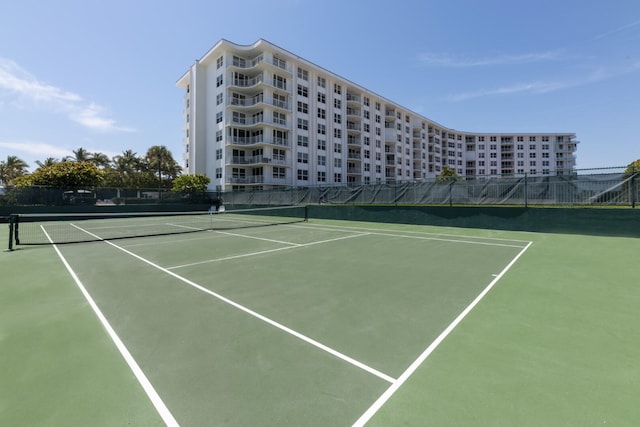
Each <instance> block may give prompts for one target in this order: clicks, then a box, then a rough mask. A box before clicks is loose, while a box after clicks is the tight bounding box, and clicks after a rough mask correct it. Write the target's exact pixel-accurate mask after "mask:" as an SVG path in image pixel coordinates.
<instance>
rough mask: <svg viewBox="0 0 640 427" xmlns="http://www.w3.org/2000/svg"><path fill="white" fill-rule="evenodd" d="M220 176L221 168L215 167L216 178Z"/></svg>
mask: <svg viewBox="0 0 640 427" xmlns="http://www.w3.org/2000/svg"><path fill="white" fill-rule="evenodd" d="M220 178H222V168H216V179H220Z"/></svg>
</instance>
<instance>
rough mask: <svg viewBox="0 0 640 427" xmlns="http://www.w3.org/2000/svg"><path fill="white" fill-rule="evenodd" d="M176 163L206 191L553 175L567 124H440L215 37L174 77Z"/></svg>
mask: <svg viewBox="0 0 640 427" xmlns="http://www.w3.org/2000/svg"><path fill="white" fill-rule="evenodd" d="M177 86H178V87H180V88H182V89H184V91H185V96H184V121H185V127H184V131H185V134H184V158H183V161H184V165H183V166H184V170H185V172H187V173H189V174H195V173H202V174H206V175H207V176H208V177H209V178H211V184H210V189H211V190H245V189H272V188H283V187H289V186H296V187H304V186H312V185H344V184H350V183H353V184H360V183H362V184H368V183H375V182H385V181H392V180H411V181H414V180H420V179H425V178H435V177H436V176H438V174H440V172H441V171H442V168H443V167H445V166H446V167H449V168H451V169H454V170H455V171H456V172H457V174H458V175H460V176H463V177H464V176H475V177H488V178H490V177H497V176H501V175H513V176H522V175H525V174H563V173H567V172H570V171H571V170H573V169H574V168H575V162H576V160H575V151H576V147H577V144H578V141H577V140H576V139H575V134H573V133H517V134H514V133H474V132H465V131H458V130H454V129H451V128H447V127H445V126H442V125H440V124H438V123H435V122H434V121H432V120H429V119H428V118H426V117H423V116H421V115H419V114H416V113H414V112H412V111H411V110H409V109H407V108H404V107H402V106H400V105H398V104H396V103H394V102H393V101H390V100H388V99H386V98H383V97H382V96H380V95H377V94H375V93H373V92H371V91H369V90H367V89H365V88H363V87H361V86H359V85H357V84H355V83H353V82H350V81H349V80H346V79H344V78H342V77H340V76H337V75H336V74H333V73H331V72H330V71H328V70H325V69H324V68H322V67H319V66H317V65H315V64H313V63H311V62H309V61H306V60H304V59H302V58H300V57H298V56H296V55H295V54H293V53H291V52H288V51H286V50H284V49H282V48H280V47H278V46H276V45H274V44H272V43H269V42H267V41H266V40H262V39H261V40H258V41H257V42H255V43H254V44H252V45H248V46H244V45H237V44H234V43H231V42H229V41H227V40H221V41H219V42H218V43H216V45H215V46H213V48H211V49H210V50H209V51H208V52H207V53H206V54H205V55H204V56H203V57H202V58H201V59H200V60H196V62H195V63H194V64H193V65H192V66H191V67H190V68H189V70H188V71H187V72H186V73H185V74H184V75H183V76H182V77H181V78H180V79H179V80H178V82H177Z"/></svg>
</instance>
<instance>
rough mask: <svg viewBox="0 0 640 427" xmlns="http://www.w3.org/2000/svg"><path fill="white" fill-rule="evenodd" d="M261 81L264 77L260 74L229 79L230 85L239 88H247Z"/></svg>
mask: <svg viewBox="0 0 640 427" xmlns="http://www.w3.org/2000/svg"><path fill="white" fill-rule="evenodd" d="M263 81H264V77H263V76H262V74H258V75H257V76H255V77H252V78H245V77H242V78H240V77H236V78H234V79H233V80H232V81H231V85H232V86H236V87H240V88H249V87H253V86H256V85H258V84H260V83H262V82H263Z"/></svg>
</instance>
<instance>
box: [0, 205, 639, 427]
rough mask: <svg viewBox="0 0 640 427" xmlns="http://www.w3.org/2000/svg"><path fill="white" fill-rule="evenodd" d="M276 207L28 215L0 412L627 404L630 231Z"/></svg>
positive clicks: (576, 413)
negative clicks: (559, 230) (47, 217)
mask: <svg viewBox="0 0 640 427" xmlns="http://www.w3.org/2000/svg"><path fill="white" fill-rule="evenodd" d="M279 218H280V217H278V216H275V215H273V216H272V215H271V214H268V213H266V212H260V214H259V215H258V218H257V219H254V218H250V216H249V215H247V214H246V213H245V214H242V215H239V216H238V218H235V217H234V215H233V213H231V214H229V212H227V214H225V215H221V216H217V215H204V216H202V218H198V219H197V221H198V222H189V223H180V224H178V223H177V222H175V221H173V220H172V221H167V220H164V219H163V220H162V221H160V222H161V223H162V224H163V225H164V226H166V225H167V224H169V225H170V226H176V227H179V228H182V229H183V231H184V230H185V229H188V230H189V231H197V230H198V231H199V230H203V229H206V230H205V231H201V232H196V233H186V234H175V235H174V234H170V235H160V236H147V234H152V233H151V232H149V233H147V232H144V231H140V233H139V234H140V236H146V237H136V238H127V239H119V238H118V237H122V236H117V235H113V234H110V231H107V230H108V228H109V226H108V224H107V225H105V222H104V221H101V220H94V219H92V218H90V217H89V218H87V217H85V218H73V219H70V220H69V221H66V222H64V224H62V223H61V222H60V221H55V222H52V223H51V224H49V223H36V224H37V227H35V228H34V230H38V229H39V230H40V232H41V233H42V234H40V235H38V236H36V237H33V238H32V239H33V241H34V242H39V241H40V240H38V239H42V236H45V237H46V238H52V235H54V234H56V233H57V234H58V235H59V236H61V237H58V238H56V239H62V240H64V237H63V236H65V235H66V234H67V233H69V231H68V229H69V228H70V229H73V230H74V231H73V232H74V233H76V232H79V233H80V234H74V237H71V238H69V239H68V240H69V241H74V242H75V241H78V240H81V239H80V238H79V237H77V236H81V235H86V236H91V238H90V239H88V240H96V241H93V242H85V243H73V244H60V245H56V246H53V245H42V246H19V248H18V250H16V251H13V252H3V253H2V254H0V266H1V267H2V277H3V280H2V281H3V285H2V286H1V287H0V294H1V296H2V303H0V304H1V308H2V310H1V314H0V321H1V322H0V324H1V325H2V326H1V327H0V328H1V329H0V342H1V343H2V347H3V351H2V356H1V359H0V362H1V366H2V377H3V384H4V385H6V386H3V387H2V391H1V392H0V424H3V425H164V424H167V425H182V426H202V425H242V426H245V425H269V426H282V425H295V426H301V425H305V426H316V425H317V426H328V425H336V426H338V425H345V426H348V425H365V424H366V425H380V426H386V425H492V426H502V425H504V426H512V425H520V426H522V425H531V426H533V425H558V426H560V425H563V426H565V425H602V424H605V423H606V424H607V425H637V424H638V423H640V409H639V408H638V405H637V402H638V401H639V400H640V365H639V364H638V363H637V361H638V360H640V335H638V331H637V325H639V324H640V314H639V310H638V308H637V307H638V306H639V304H640V287H639V286H638V283H637V267H636V266H635V264H636V263H637V259H638V258H637V257H638V253H640V251H639V249H640V241H639V240H638V239H631V238H621V237H597V236H583V235H564V234H544V233H525V232H507V231H495V230H494V231H492V230H480V229H462V228H457V229H454V228H443V227H431V226H416V225H400V224H378V223H365V222H345V221H332V220H318V219H310V220H309V221H304V217H300V216H298V217H297V219H295V220H291V221H289V220H286V219H285V220H280V219H279ZM118 221H129V222H127V223H126V224H128V225H126V226H127V227H130V228H133V229H136V230H142V226H141V225H138V224H136V223H135V222H131V221H132V219H131V218H120V219H118ZM252 221H256V222H255V223H254V222H252ZM147 222H148V221H147ZM54 224H55V225H54ZM267 224H269V225H273V226H268V227H267V226H262V225H267ZM61 225H64V227H66V228H67V230H63V229H60V228H59V227H60V226H61ZM210 225H213V226H212V227H210ZM24 226H25V224H21V225H20V227H22V228H23V230H24V228H25V227H24ZM124 227H125V223H124V222H120V223H118V226H117V227H115V228H116V229H123V228H124ZM209 228H210V229H209ZM61 230H62V231H61ZM27 235H28V234H25V235H24V236H27ZM24 238H25V239H26V238H27V237H24ZM101 238H109V239H114V240H108V241H102V240H101Z"/></svg>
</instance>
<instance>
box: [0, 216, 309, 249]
mask: <svg viewBox="0 0 640 427" xmlns="http://www.w3.org/2000/svg"><path fill="white" fill-rule="evenodd" d="M306 220H307V207H306V206H277V207H267V208H252V209H236V210H224V209H219V210H217V211H214V210H210V211H198V212H127V213H66V214H58V213H55V214H33V213H28V214H13V215H11V219H10V225H9V230H10V231H9V233H10V236H9V250H11V249H13V246H14V245H46V244H61V243H81V242H92V241H100V240H114V239H125V238H132V237H148V236H159V235H168V234H182V233H193V232H198V231H212V230H214V231H215V230H230V229H239V228H247V227H263V226H268V225H279V224H290V223H295V222H301V221H306Z"/></svg>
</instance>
